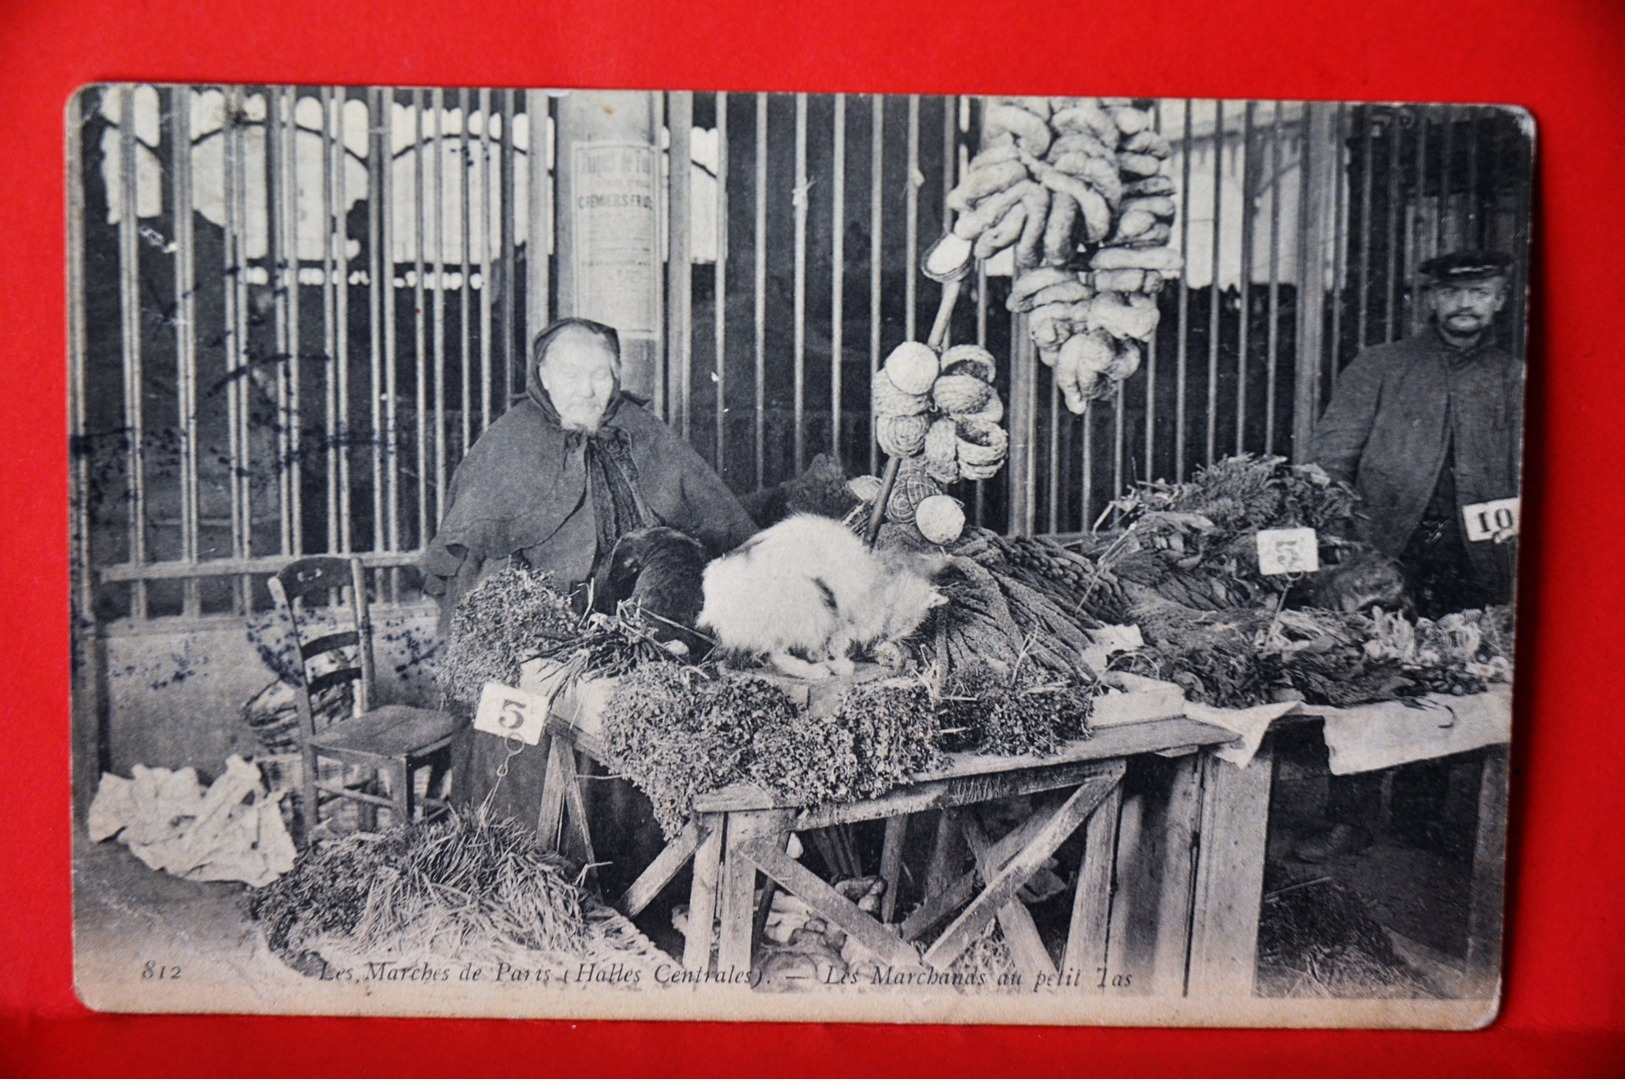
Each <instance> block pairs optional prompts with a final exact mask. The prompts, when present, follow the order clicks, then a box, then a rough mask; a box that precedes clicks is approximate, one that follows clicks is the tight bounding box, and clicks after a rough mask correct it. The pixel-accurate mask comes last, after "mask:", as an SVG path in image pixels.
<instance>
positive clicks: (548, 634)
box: [435, 563, 671, 710]
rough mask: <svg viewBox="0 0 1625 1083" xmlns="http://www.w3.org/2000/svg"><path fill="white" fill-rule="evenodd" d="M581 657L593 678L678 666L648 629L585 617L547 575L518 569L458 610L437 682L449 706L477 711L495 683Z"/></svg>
mask: <svg viewBox="0 0 1625 1083" xmlns="http://www.w3.org/2000/svg"><path fill="white" fill-rule="evenodd" d="M578 656H579V657H580V659H581V663H582V664H581V670H582V672H583V673H584V674H586V675H593V676H617V675H619V674H621V673H625V672H626V671H628V670H629V669H631V668H632V667H633V666H635V665H638V664H640V663H642V662H650V661H656V662H658V661H669V660H670V659H671V655H669V654H667V653H666V652H665V651H664V650H663V649H662V648H661V647H660V646H659V644H657V643H656V642H655V641H654V640H653V639H651V638H650V637H649V635H648V633H647V632H646V631H645V630H644V629H643V627H642V626H641V625H640V624H638V623H636V622H634V621H631V620H627V619H623V618H622V617H620V616H613V617H612V616H607V615H604V614H596V613H595V614H587V615H585V616H583V615H581V614H578V613H577V612H576V611H575V608H574V607H573V606H572V605H571V603H570V599H569V598H567V597H565V596H564V595H563V594H560V593H559V592H558V591H556V590H554V589H553V588H552V587H551V586H550V585H549V582H548V577H547V576H546V575H544V574H541V573H538V572H535V571H532V570H531V569H530V568H528V567H526V566H525V565H523V564H519V563H510V564H509V565H508V566H506V567H504V568H502V569H501V570H499V571H497V572H494V573H492V574H491V575H489V576H487V577H486V578H485V579H484V580H482V581H481V582H480V584H479V586H477V587H475V588H474V589H473V590H471V591H469V593H468V594H467V595H466V596H465V597H464V598H463V599H462V600H461V601H460V602H459V603H458V605H457V612H456V613H455V614H454V615H453V616H452V622H451V631H450V633H449V635H448V636H447V640H446V646H445V649H444V651H443V652H442V653H441V656H440V662H439V664H438V666H436V668H435V679H436V681H437V682H438V683H439V685H440V690H441V691H442V692H444V693H445V694H446V697H447V698H448V699H450V700H452V701H453V702H454V703H458V704H461V705H462V706H463V707H465V708H467V709H469V710H472V709H473V708H474V707H475V706H476V705H477V704H478V703H479V700H480V690H481V689H482V688H484V687H485V683H486V682H487V681H497V682H498V683H500V684H508V685H512V684H516V683H518V681H519V675H520V667H521V666H523V665H524V663H526V662H528V661H531V660H532V659H535V658H568V657H578Z"/></svg>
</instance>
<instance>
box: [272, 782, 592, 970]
mask: <svg viewBox="0 0 1625 1083" xmlns="http://www.w3.org/2000/svg"><path fill="white" fill-rule="evenodd" d="M250 912H251V914H252V915H253V918H254V920H255V921H256V922H257V923H258V924H259V926H260V929H261V930H262V931H263V932H264V934H265V940H266V944H267V945H268V946H269V947H270V948H271V950H272V951H273V952H275V953H277V955H279V956H280V957H282V958H283V959H284V960H286V961H287V962H289V963H290V964H291V965H294V966H296V967H301V968H303V967H308V966H309V965H310V957H311V956H312V955H317V956H322V957H326V958H332V957H336V956H339V955H342V956H345V957H350V956H358V955H359V956H364V957H370V958H377V959H418V960H428V959H441V958H447V959H458V960H473V961H488V962H493V963H495V962H499V961H509V962H511V961H513V960H515V959H517V958H522V957H524V956H525V955H526V954H527V953H533V952H540V953H554V954H562V955H566V956H579V955H580V954H581V953H582V950H583V948H584V946H585V943H586V936H587V922H586V919H585V918H584V916H583V913H582V893H581V889H580V888H578V887H577V886H576V885H575V883H574V882H573V881H572V879H571V878H570V876H569V870H568V869H567V868H566V866H565V864H564V861H563V859H562V858H560V857H559V856H558V855H557V854H554V853H551V852H549V851H546V850H544V849H543V848H542V845H541V842H540V840H539V839H538V838H537V836H536V833H535V832H534V831H532V830H530V829H528V828H526V827H523V826H521V825H520V824H517V823H515V822H513V821H512V820H503V819H489V820H488V819H485V818H483V817H480V816H478V815H475V814H459V813H455V812H454V813H452V814H451V815H450V816H448V817H446V818H444V819H442V820H440V821H437V822H433V823H430V822H425V821H416V822H413V823H410V824H403V825H401V826H399V827H394V828H391V829H389V830H387V831H384V832H382V833H380V834H354V835H347V836H345V837H344V838H342V839H340V840H338V841H336V842H325V843H317V844H316V845H314V846H312V847H311V848H309V849H307V850H306V851H305V852H304V853H303V854H301V855H300V857H299V861H298V863H297V864H295V865H294V868H293V870H292V871H291V872H289V873H288V874H287V875H286V876H283V877H282V878H280V879H278V880H276V881H275V882H273V883H271V884H268V885H266V886H265V887H263V888H260V889H258V890H257V891H255V892H254V893H253V894H252V896H251V897H250Z"/></svg>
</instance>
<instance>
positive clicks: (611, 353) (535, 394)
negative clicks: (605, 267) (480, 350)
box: [422, 319, 756, 628]
mask: <svg viewBox="0 0 1625 1083" xmlns="http://www.w3.org/2000/svg"><path fill="white" fill-rule="evenodd" d="M620 373H621V348H620V338H619V336H618V335H616V333H615V330H614V328H611V327H606V326H604V325H603V324H600V323H594V322H592V321H591V320H580V319H566V320H560V321H558V322H557V323H555V324H553V325H551V326H550V327H548V328H547V329H546V330H544V331H543V332H542V333H541V334H539V335H537V336H536V342H535V345H534V347H533V349H532V351H531V360H530V365H529V367H528V368H527V370H526V375H527V387H526V397H525V398H524V399H523V400H522V401H520V402H519V403H518V404H516V405H515V406H514V407H513V408H512V409H510V410H509V411H508V412H507V413H505V414H503V415H502V416H501V417H500V418H498V419H497V420H496V421H495V422H494V423H493V424H492V425H491V427H490V428H489V429H487V430H486V431H485V433H484V434H483V435H481V436H480V438H479V439H478V440H476V441H475V442H474V446H473V447H472V448H470V449H469V451H468V454H467V456H465V457H464V459H463V461H462V463H461V464H460V465H459V466H458V467H457V472H456V474H455V475H454V476H453V478H452V483H451V491H450V494H449V495H450V500H449V504H448V507H447V510H446V517H445V519H444V520H443V521H442V522H441V524H440V531H439V533H438V534H436V535H435V537H434V540H433V541H431V542H430V543H429V546H428V548H427V550H426V551H425V553H424V556H423V563H422V567H423V572H424V586H425V589H426V590H427V591H428V592H429V593H430V594H433V595H437V596H438V597H439V599H440V607H441V625H442V628H444V627H446V626H447V625H448V624H449V622H450V619H451V614H452V612H453V611H454V610H455V609H456V607H457V601H458V599H459V598H461V597H462V596H463V595H464V594H465V593H467V592H468V591H469V590H470V589H471V588H472V587H473V586H474V584H475V583H477V582H478V581H479V578H480V575H481V573H482V571H484V570H485V568H486V567H487V565H488V564H489V565H492V566H495V565H496V564H497V563H498V562H500V561H502V560H503V559H504V558H506V557H509V556H511V555H513V554H516V553H517V554H519V555H520V556H521V557H523V559H524V560H525V561H526V562H527V563H529V564H530V565H531V566H532V567H534V568H537V569H539V570H541V571H546V572H549V573H551V574H552V575H553V579H554V582H555V583H556V584H558V585H559V586H560V587H561V588H563V589H566V590H575V589H577V588H580V587H582V586H583V585H585V584H586V583H588V582H590V581H592V580H593V579H594V578H595V576H600V575H601V574H602V573H603V572H604V571H605V565H606V564H607V562H608V558H609V555H610V552H611V550H612V549H613V548H614V546H615V542H616V541H617V540H618V539H619V538H621V537H622V536H623V535H625V534H627V533H628V532H630V531H633V530H636V529H638V528H640V527H645V526H656V525H664V526H670V527H673V528H675V529H677V530H680V531H682V532H683V533H685V534H688V535H690V536H692V537H694V538H697V539H699V541H701V542H702V543H703V544H704V545H705V546H706V547H707V548H708V549H709V550H711V552H712V553H713V554H719V553H722V552H725V551H727V550H729V549H731V548H733V547H734V546H735V545H738V544H739V543H740V542H743V541H744V540H745V539H746V538H748V537H749V536H750V535H751V534H752V533H754V531H755V529H756V525H755V523H753V522H752V521H751V519H750V517H749V516H747V515H746V514H745V511H744V509H743V508H742V507H741V506H740V504H739V501H738V500H737V499H736V498H735V497H734V495H733V493H732V492H731V491H730V490H729V489H728V487H727V486H726V485H725V484H723V482H722V479H721V478H719V477H717V475H716V474H715V472H713V471H712V470H711V468H710V466H708V465H707V464H706V462H705V460H703V459H701V458H700V456H699V455H698V454H696V453H695V451H694V450H693V449H692V448H691V447H689V446H688V445H687V444H686V443H684V442H683V441H682V440H681V439H680V438H678V437H677V436H676V435H675V434H674V433H673V432H672V431H671V430H670V429H668V428H667V427H666V426H665V425H664V424H662V423H661V422H660V421H659V419H657V418H656V417H654V415H652V414H650V413H649V412H648V411H647V410H645V409H644V408H643V407H642V406H640V405H639V404H638V403H637V402H636V401H635V400H633V399H632V398H630V397H628V396H627V395H625V394H623V393H622V391H621V386H620Z"/></svg>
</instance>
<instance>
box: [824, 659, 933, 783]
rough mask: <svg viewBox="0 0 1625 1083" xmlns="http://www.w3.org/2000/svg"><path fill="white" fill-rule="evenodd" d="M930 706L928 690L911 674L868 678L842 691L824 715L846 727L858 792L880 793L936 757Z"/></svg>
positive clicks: (923, 767)
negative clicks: (831, 711)
mask: <svg viewBox="0 0 1625 1083" xmlns="http://www.w3.org/2000/svg"><path fill="white" fill-rule="evenodd" d="M931 706H932V705H931V693H930V690H929V689H928V688H927V687H926V685H925V684H924V682H922V681H918V680H912V679H899V680H887V681H870V682H867V683H864V684H856V685H853V686H852V687H850V688H848V689H847V690H846V691H845V692H844V693H842V695H841V699H840V702H839V703H838V704H837V705H836V708H835V714H834V716H833V717H832V718H831V719H830V721H831V722H832V723H834V724H835V725H836V726H839V727H841V728H842V729H847V730H850V731H851V733H852V743H853V749H854V751H855V752H856V754H857V759H858V765H859V768H860V774H859V777H858V780H857V788H858V791H859V793H860V794H861V795H862V796H864V797H874V796H876V795H878V794H882V793H885V792H886V791H887V790H890V789H893V788H894V787H896V786H899V785H901V784H902V783H904V782H907V781H908V780H909V778H911V777H912V776H913V775H915V774H917V773H919V772H920V771H923V770H925V769H926V768H927V767H930V766H931V765H932V764H933V763H935V762H936V760H937V758H938V753H937V721H936V715H935V713H934V712H933V711H932V709H931Z"/></svg>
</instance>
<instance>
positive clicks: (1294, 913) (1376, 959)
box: [1258, 880, 1439, 997]
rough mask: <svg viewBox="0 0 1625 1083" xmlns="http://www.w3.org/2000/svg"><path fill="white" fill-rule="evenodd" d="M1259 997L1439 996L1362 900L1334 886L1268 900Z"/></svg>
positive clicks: (1309, 886)
mask: <svg viewBox="0 0 1625 1083" xmlns="http://www.w3.org/2000/svg"><path fill="white" fill-rule="evenodd" d="M1258 991H1259V992H1260V993H1261V994H1263V995H1264V996H1309V997H1395V996H1399V997H1415V996H1429V997H1431V996H1437V995H1439V994H1438V991H1437V990H1435V989H1433V988H1431V987H1430V986H1429V985H1428V984H1427V982H1426V981H1424V980H1423V979H1422V978H1421V977H1420V976H1419V975H1418V974H1417V973H1416V972H1415V971H1414V970H1412V969H1411V968H1410V967H1408V966H1406V965H1405V963H1404V961H1403V960H1401V959H1400V958H1399V956H1398V954H1396V953H1395V951H1394V947H1393V942H1392V941H1391V940H1390V939H1389V937H1388V934H1387V932H1386V931H1384V929H1383V927H1382V925H1381V924H1379V923H1378V922H1377V920H1376V919H1375V918H1373V917H1372V916H1371V912H1370V910H1369V909H1368V908H1367V907H1366V905H1365V902H1364V900H1363V899H1361V898H1360V896H1359V895H1358V894H1357V893H1356V892H1354V891H1353V890H1351V889H1349V888H1346V887H1343V886H1342V885H1340V884H1338V883H1336V882H1335V881H1332V880H1320V881H1311V882H1309V883H1305V884H1303V885H1295V886H1293V887H1288V888H1284V889H1282V890H1279V891H1274V892H1271V893H1270V894H1268V895H1266V896H1264V905H1263V912H1262V914H1261V917H1260V920H1259V925H1258Z"/></svg>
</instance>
